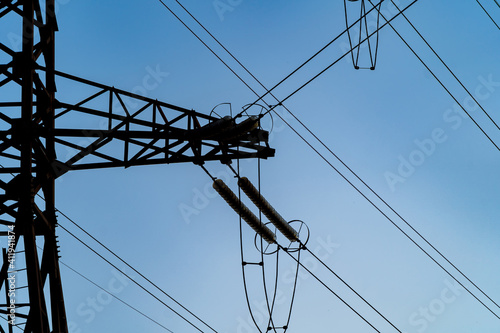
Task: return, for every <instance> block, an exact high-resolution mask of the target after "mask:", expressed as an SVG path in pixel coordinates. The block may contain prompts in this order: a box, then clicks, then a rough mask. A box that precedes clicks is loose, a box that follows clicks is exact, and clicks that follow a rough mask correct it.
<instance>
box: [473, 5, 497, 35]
mask: <svg viewBox="0 0 500 333" xmlns="http://www.w3.org/2000/svg"><path fill="white" fill-rule="evenodd" d="M476 2H477V4H478V5H479V6H480V7H481V8H482V9H483V11H484V12H485V13H486V15H488V17H489V18H490V20H491V22H493V24H494V25H496V27H497V29H498V30H500V26H498V24H497V22H495V20H494V19H493V17H491V15H490V13H488V11H487V10H486V8H484V7H483V5H482V4H481V3H480V2H479V0H476ZM495 3H496V4H497V6H499V7H500V5H499V4H498V2H497V1H496V0H495Z"/></svg>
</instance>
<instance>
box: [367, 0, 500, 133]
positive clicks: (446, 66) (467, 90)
mask: <svg viewBox="0 0 500 333" xmlns="http://www.w3.org/2000/svg"><path fill="white" fill-rule="evenodd" d="M369 1H370V3H372V1H371V0H369ZM391 2H392V3H393V4H394V7H396V9H397V10H400V9H399V7H398V6H397V5H396V4H395V3H394V1H393V0H391ZM372 5H373V4H372ZM402 15H403V17H404V18H405V20H406V22H408V23H409V24H410V26H411V27H412V28H413V30H415V32H416V33H417V34H418V36H419V37H420V38H421V39H422V40H423V41H424V43H425V44H426V45H427V46H428V47H429V49H430V50H431V51H432V53H434V55H435V56H436V57H437V58H438V59H439V61H440V62H441V63H442V64H443V66H444V67H445V68H446V69H447V70H448V72H449V73H450V74H451V75H452V76H453V78H455V80H456V81H457V82H458V83H459V84H460V86H462V88H463V89H464V90H465V91H466V92H467V94H468V95H469V96H470V97H471V98H472V100H473V101H474V102H475V103H476V104H477V105H478V106H479V108H480V109H481V110H482V111H483V113H484V114H485V115H486V116H487V117H488V119H489V120H490V121H491V122H492V123H493V125H495V127H496V128H497V129H498V130H500V127H499V126H498V124H497V123H496V122H495V120H493V118H491V116H490V115H489V114H488V112H487V111H486V110H485V109H484V108H483V106H482V105H481V104H480V103H479V102H478V101H477V99H476V98H475V97H474V95H473V94H472V93H471V92H470V91H469V89H467V87H466V86H465V85H464V84H463V83H462V81H461V80H460V79H459V78H458V77H457V76H456V75H455V73H454V72H453V71H452V70H451V68H450V67H449V66H448V65H447V64H446V63H445V61H444V60H443V58H441V57H440V56H439V54H438V53H437V52H436V50H435V49H434V48H433V47H432V46H431V45H430V44H429V42H428V41H427V39H425V37H424V36H423V35H422V34H421V33H420V31H418V29H417V28H416V27H415V26H414V25H413V23H411V22H410V20H409V19H408V17H407V16H406V15H405V14H404V13H403V14H402ZM382 17H383V15H382ZM391 28H392V29H393V30H395V28H394V27H393V26H392V25H391ZM398 36H399V37H400V38H401V39H403V37H402V36H401V35H400V34H398ZM407 45H408V44H407ZM410 50H411V51H412V52H413V49H411V48H410ZM419 60H420V58H419ZM421 61H422V60H421Z"/></svg>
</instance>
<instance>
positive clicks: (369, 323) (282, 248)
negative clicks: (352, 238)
mask: <svg viewBox="0 0 500 333" xmlns="http://www.w3.org/2000/svg"><path fill="white" fill-rule="evenodd" d="M278 247H279V248H280V249H281V250H283V251H284V252H285V253H287V254H288V255H289V256H290V257H291V258H292V259H294V260H296V261H297V259H296V258H295V257H294V256H292V254H291V253H289V252H288V251H287V249H286V248H284V247H282V246H281V245H279V244H278ZM297 262H298V261H297ZM298 264H299V265H300V267H302V268H303V269H305V270H306V272H308V273H309V274H311V276H312V277H313V278H315V279H316V281H318V282H319V283H320V284H321V285H322V286H323V287H325V288H326V289H327V290H328V291H329V292H330V293H331V294H332V295H334V296H335V297H337V298H338V299H339V300H340V301H341V302H342V303H344V305H345V306H347V307H348V308H349V309H350V310H351V311H352V312H354V313H355V314H356V315H357V316H358V317H359V318H361V319H362V320H363V321H364V322H365V323H367V324H368V325H369V326H370V327H371V328H373V329H374V330H375V331H376V332H378V333H381V332H380V331H379V330H378V329H377V328H376V327H375V326H373V324H372V323H371V322H369V321H368V319H366V318H365V317H364V316H363V315H362V314H361V313H359V312H358V311H356V309H354V308H353V307H352V306H351V305H350V304H349V303H347V301H345V300H344V299H343V298H342V297H340V296H339V294H337V293H336V292H335V291H333V289H332V288H330V287H329V286H328V285H327V284H326V283H325V282H324V281H322V280H321V279H320V278H319V277H318V276H317V275H316V274H314V273H313V272H312V271H311V270H310V269H309V268H307V267H306V266H305V265H304V264H303V263H301V262H298ZM398 332H401V331H400V330H398Z"/></svg>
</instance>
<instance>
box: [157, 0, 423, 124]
mask: <svg viewBox="0 0 500 333" xmlns="http://www.w3.org/2000/svg"><path fill="white" fill-rule="evenodd" d="M159 1H160V2H161V3H162V4H163V6H165V8H167V9H168V11H169V12H170V13H172V15H174V16H175V17H176V18H177V20H179V21H180V22H181V23H182V24H183V25H184V26H185V27H186V28H187V29H188V30H189V31H190V32H191V33H192V34H193V35H194V36H195V37H196V38H197V39H198V40H199V41H200V42H201V43H202V44H203V45H205V47H206V48H207V49H208V50H209V51H210V52H212V54H214V55H215V56H216V57H217V59H219V60H220V61H221V62H222V63H223V64H224V65H225V66H226V67H227V68H228V69H229V70H230V71H231V72H232V73H233V74H235V75H236V77H237V78H238V79H239V80H240V81H242V82H243V84H244V85H245V86H247V87H248V88H249V89H250V90H251V91H252V92H253V93H254V94H255V95H256V96H257V97H258V99H257V100H256V101H255V102H254V103H251V104H249V107H250V106H251V105H254V104H256V103H258V102H259V101H260V100H262V99H263V98H264V97H265V96H267V95H268V94H271V92H272V91H273V90H274V89H276V88H277V87H278V86H279V85H281V84H282V83H283V82H285V81H286V80H288V79H289V78H290V77H291V76H292V75H294V74H295V73H296V72H297V71H299V70H300V69H301V68H302V67H304V66H305V65H306V64H308V63H309V62H310V61H311V60H313V59H314V58H315V57H316V56H318V55H319V54H320V53H321V52H323V51H324V50H325V49H326V48H328V47H329V46H330V45H331V44H333V43H334V42H335V41H337V40H338V39H339V38H340V37H342V35H344V34H345V33H346V32H347V31H348V30H349V29H350V28H352V27H353V26H354V25H356V24H357V23H358V22H359V21H360V20H361V19H363V18H364V17H366V16H367V15H368V14H369V13H370V12H371V11H372V10H374V8H372V9H370V10H369V11H368V12H366V13H365V15H363V16H362V17H360V18H359V19H358V20H356V21H355V22H354V23H352V24H351V25H350V26H349V27H348V28H346V29H345V30H344V31H342V32H341V33H340V34H339V35H337V36H336V37H335V38H333V39H332V40H331V41H330V42H328V43H327V44H326V45H325V46H323V47H322V48H321V49H320V50H318V51H317V52H316V53H315V54H314V55H312V56H311V57H310V58H309V59H307V60H306V61H305V62H303V63H302V64H301V65H300V66H299V67H297V68H296V69H295V70H293V71H292V72H291V73H290V74H289V75H287V76H286V77H285V78H284V79H282V80H281V81H280V82H278V83H277V84H276V85H274V86H273V87H272V88H271V89H267V88H266V87H265V86H264V85H263V84H262V83H261V82H260V81H259V80H258V79H257V78H256V77H255V76H254V75H253V74H252V73H251V72H250V71H249V70H248V69H247V68H246V67H245V66H244V65H243V64H242V63H241V62H240V61H239V60H238V59H237V58H236V57H235V56H234V55H233V54H232V53H231V52H230V51H229V50H228V49H227V48H226V47H225V46H224V45H223V44H222V43H221V42H220V41H219V40H218V39H217V38H216V37H215V36H214V35H213V34H212V33H210V31H209V30H208V29H206V28H205V26H204V25H203V24H201V22H199V21H198V20H197V19H196V18H195V17H194V16H193V15H192V14H191V12H189V10H187V9H186V8H185V7H184V6H183V5H182V4H181V3H180V2H179V1H178V0H175V1H176V2H177V3H178V4H179V5H180V6H181V7H182V8H183V9H184V11H186V12H187V13H188V14H189V16H191V18H193V20H195V21H196V23H197V24H198V25H200V26H201V27H202V29H203V30H205V31H206V32H207V33H208V34H209V35H210V37H212V39H214V40H215V41H216V42H217V44H219V45H220V46H221V47H222V48H223V49H224V51H226V52H227V53H228V54H229V55H230V56H231V58H232V59H233V60H235V61H236V62H237V63H238V65H240V66H241V67H242V68H243V69H244V70H245V71H246V72H247V73H248V74H249V75H250V76H251V77H252V78H253V79H254V80H255V81H257V82H258V83H259V84H260V86H261V87H262V88H264V90H266V93H265V94H263V95H259V94H257V93H256V92H255V91H254V90H253V89H252V88H250V87H249V85H248V84H247V83H246V82H245V81H244V80H243V79H242V78H241V77H240V76H239V75H237V74H236V73H235V71H234V70H233V69H232V68H231V67H230V66H229V65H227V64H226V63H225V62H224V61H222V60H221V58H220V57H219V56H218V55H217V54H216V53H215V52H214V51H213V50H212V49H211V48H210V47H209V46H208V45H207V44H206V43H205V42H204V41H203V40H202V39H201V38H200V37H199V36H198V35H197V34H196V33H195V32H194V31H193V30H192V29H190V28H189V27H188V26H187V24H186V23H185V22H184V21H182V19H180V18H179V17H178V16H177V15H176V14H175V13H174V12H173V11H172V10H171V9H170V8H169V7H168V6H167V5H166V4H165V3H164V2H163V1H162V0H159ZM383 1H384V0H381V1H380V3H382V2H383ZM416 1H417V0H415V1H414V2H416ZM412 4H413V3H412ZM412 4H410V6H411V5H412ZM408 7H409V6H408ZM380 28H382V27H380ZM378 30H380V29H378ZM378 30H377V31H376V32H378ZM370 36H371V35H370ZM365 40H366V39H364V40H363V41H361V42H360V44H358V45H355V46H354V47H353V48H352V49H351V50H350V51H348V52H347V53H345V54H344V55H343V56H342V57H341V58H340V59H338V61H340V60H341V59H342V58H344V57H345V56H346V55H347V54H349V53H350V52H352V50H354V49H355V48H356V47H358V46H359V45H361V44H362V43H364V41H365ZM338 61H337V62H338ZM271 95H272V94H271ZM273 97H274V98H275V99H276V101H278V102H279V99H278V98H276V97H275V96H273ZM266 104H267V103H266ZM278 105H279V104H278ZM249 107H247V108H245V109H244V110H243V111H241V112H240V113H239V114H238V115H237V116H236V117H239V116H241V115H242V114H243V113H244V112H245V111H246V110H247V109H248V108H249Z"/></svg>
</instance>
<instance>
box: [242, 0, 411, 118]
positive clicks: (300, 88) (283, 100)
mask: <svg viewBox="0 0 500 333" xmlns="http://www.w3.org/2000/svg"><path fill="white" fill-rule="evenodd" d="M417 1H418V0H413V1H412V2H411V3H410V4H409V5H407V6H406V7H405V8H403V10H402V11H400V12H399V13H397V14H396V15H394V16H393V17H392V18H390V19H389V21H387V22H386V23H384V24H382V25H381V26H380V27H379V28H377V29H376V30H375V31H373V32H372V33H371V34H370V35H368V36H367V37H366V38H365V39H363V40H362V41H361V42H359V43H358V44H357V45H355V46H353V47H352V48H351V49H350V50H349V51H347V52H346V53H344V54H343V55H341V56H340V57H338V58H337V59H336V60H335V61H334V62H332V63H331V64H329V65H328V66H326V67H325V68H324V69H323V70H321V71H320V72H318V73H317V74H316V75H314V76H313V77H312V78H310V79H309V80H308V81H306V82H305V83H304V84H302V85H301V86H300V87H298V88H297V89H295V90H294V91H292V92H291V93H290V94H289V95H288V96H286V97H285V98H283V99H281V100H279V102H278V104H276V105H274V106H271V107H270V108H269V110H267V111H266V112H264V113H262V114H261V115H260V117H263V116H265V115H266V114H268V113H270V112H271V111H273V110H274V109H275V108H276V107H277V106H280V105H283V103H284V102H285V101H287V100H288V99H290V98H291V97H292V96H294V95H295V94H296V93H298V92H299V91H301V90H302V89H304V88H305V87H306V86H308V85H309V84H310V83H311V82H313V81H314V80H316V79H317V78H318V77H320V76H321V75H323V74H324V73H325V72H326V71H328V70H329V69H330V68H332V67H333V66H335V65H336V64H337V63H338V62H339V61H340V60H342V59H344V57H345V56H347V55H348V54H349V53H350V52H352V50H354V48H355V47H357V46H359V45H361V44H363V43H364V42H365V41H367V40H368V39H369V38H371V37H372V36H373V35H374V34H376V33H378V32H379V31H380V30H381V29H382V28H384V27H385V26H386V25H388V24H389V23H390V22H392V21H393V20H394V19H396V18H397V17H398V16H399V15H401V14H402V13H403V12H404V11H406V10H407V9H408V8H410V7H411V6H413V5H414V4H415V3H416V2H417ZM367 14H368V12H367ZM287 77H288V76H287ZM281 82H283V80H282V81H280V83H278V84H277V85H275V86H274V87H273V88H271V89H270V90H269V91H272V90H273V89H275V88H276V87H277V86H278V85H279V84H281ZM260 99H261V98H259V99H258V100H257V101H255V103H257V102H258V101H259V100H260ZM245 111H246V109H244V110H243V111H241V112H240V113H239V114H238V116H241V115H242V114H243V113H244V112H245Z"/></svg>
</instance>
